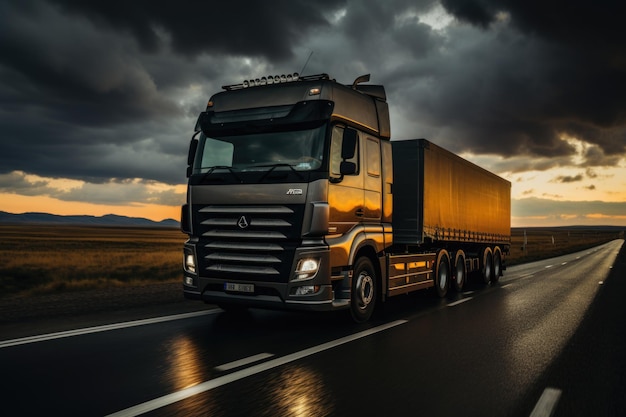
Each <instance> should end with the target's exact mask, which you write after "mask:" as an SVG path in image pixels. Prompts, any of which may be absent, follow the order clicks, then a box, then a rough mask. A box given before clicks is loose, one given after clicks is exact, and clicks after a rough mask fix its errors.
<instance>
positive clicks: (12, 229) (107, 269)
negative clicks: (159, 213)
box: [0, 225, 186, 296]
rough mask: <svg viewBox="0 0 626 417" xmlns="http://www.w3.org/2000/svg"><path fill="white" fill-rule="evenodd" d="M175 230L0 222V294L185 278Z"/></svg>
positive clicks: (179, 236)
mask: <svg viewBox="0 0 626 417" xmlns="http://www.w3.org/2000/svg"><path fill="white" fill-rule="evenodd" d="M185 239H186V236H185V235H184V234H182V233H181V232H180V231H179V230H177V229H165V228H164V229H158V228H154V229H150V228H127V227H123V228H122V227H120V228H117V227H88V226H84V227H81V226H56V225H50V226H49V225H45V226H43V225H19V226H14V225H10V226H9V225H0V294H2V295H3V296H4V295H11V294H17V293H21V294H29V293H30V294H34V293H49V292H56V291H68V290H75V289H84V288H103V287H112V286H121V285H129V284H141V283H145V282H147V281H152V282H154V281H159V282H166V281H174V280H178V281H180V280H182V271H181V262H182V261H181V259H182V245H183V242H184V241H185Z"/></svg>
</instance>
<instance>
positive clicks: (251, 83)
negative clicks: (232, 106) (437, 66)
mask: <svg viewBox="0 0 626 417" xmlns="http://www.w3.org/2000/svg"><path fill="white" fill-rule="evenodd" d="M328 79H330V77H329V76H328V74H318V75H306V76H300V75H299V74H298V73H297V72H294V73H293V74H282V75H268V76H266V77H261V78H255V79H250V80H244V82H242V83H241V84H232V85H224V86H222V88H223V89H224V90H228V91H230V90H240V89H243V88H250V87H259V86H262V85H271V84H282V83H290V82H294V81H313V80H328Z"/></svg>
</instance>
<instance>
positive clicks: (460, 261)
mask: <svg viewBox="0 0 626 417" xmlns="http://www.w3.org/2000/svg"><path fill="white" fill-rule="evenodd" d="M466 280H467V266H466V265H465V252H463V251H462V250H460V251H458V252H457V253H456V257H455V261H454V279H453V281H452V282H453V283H454V289H455V290H456V291H457V292H461V291H463V287H464V286H465V281H466Z"/></svg>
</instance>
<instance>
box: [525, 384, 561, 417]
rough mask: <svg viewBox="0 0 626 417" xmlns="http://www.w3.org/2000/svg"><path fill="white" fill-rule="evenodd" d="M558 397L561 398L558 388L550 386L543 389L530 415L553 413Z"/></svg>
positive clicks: (547, 416)
mask: <svg viewBox="0 0 626 417" xmlns="http://www.w3.org/2000/svg"><path fill="white" fill-rule="evenodd" d="M559 398H561V390H560V389H556V388H550V387H548V388H546V389H544V390H543V393H542V394H541V397H539V401H537V404H535V408H534V409H533V412H532V413H530V417H550V416H551V415H552V414H553V413H554V410H555V408H556V404H557V403H558V402H559Z"/></svg>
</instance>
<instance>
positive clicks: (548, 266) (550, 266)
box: [545, 265, 554, 269]
mask: <svg viewBox="0 0 626 417" xmlns="http://www.w3.org/2000/svg"><path fill="white" fill-rule="evenodd" d="M553 266H554V265H546V266H545V268H546V269H548V268H552V267H553Z"/></svg>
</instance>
